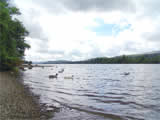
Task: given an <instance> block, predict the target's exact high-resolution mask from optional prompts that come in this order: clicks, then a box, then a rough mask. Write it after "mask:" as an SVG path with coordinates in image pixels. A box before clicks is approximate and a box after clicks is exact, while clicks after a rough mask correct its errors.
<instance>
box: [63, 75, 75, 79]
mask: <svg viewBox="0 0 160 120" xmlns="http://www.w3.org/2000/svg"><path fill="white" fill-rule="evenodd" d="M73 77H74V75H72V76H65V77H64V79H73Z"/></svg>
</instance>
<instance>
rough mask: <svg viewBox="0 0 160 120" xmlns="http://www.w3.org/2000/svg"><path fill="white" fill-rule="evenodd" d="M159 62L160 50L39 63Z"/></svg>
mask: <svg viewBox="0 0 160 120" xmlns="http://www.w3.org/2000/svg"><path fill="white" fill-rule="evenodd" d="M151 63H155V64H156V63H160V51H154V52H148V53H143V54H134V55H121V56H115V57H111V58H108V57H98V58H91V59H88V60H83V61H67V60H57V61H47V62H41V64H151Z"/></svg>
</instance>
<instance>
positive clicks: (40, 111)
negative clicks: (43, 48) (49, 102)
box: [0, 72, 49, 120]
mask: <svg viewBox="0 0 160 120" xmlns="http://www.w3.org/2000/svg"><path fill="white" fill-rule="evenodd" d="M48 117H49V116H48ZM46 119H47V112H46V113H45V110H44V108H42V107H41V105H40V104H39V102H38V97H36V96H34V95H33V94H32V93H31V92H30V91H29V89H27V87H25V86H24V85H23V84H22V82H20V81H19V80H17V79H16V77H15V76H14V75H11V74H10V73H9V72H0V120H46Z"/></svg>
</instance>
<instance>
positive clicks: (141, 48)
mask: <svg viewBox="0 0 160 120" xmlns="http://www.w3.org/2000/svg"><path fill="white" fill-rule="evenodd" d="M13 1H14V4H15V5H16V6H17V7H18V8H19V9H20V11H21V13H22V15H21V16H19V17H18V18H19V19H20V20H21V21H22V22H23V23H24V26H25V27H26V28H27V30H28V31H29V32H30V35H29V36H28V37H26V41H27V42H28V43H29V44H30V45H31V49H29V50H27V51H26V59H27V60H33V61H44V60H62V59H66V60H83V59H88V58H93V57H100V56H106V57H111V56H117V55H122V54H136V53H143V52H150V51H157V50H160V48H159V46H160V40H159V38H160V30H159V28H160V24H159V21H160V7H159V5H160V1H159V0H13Z"/></svg>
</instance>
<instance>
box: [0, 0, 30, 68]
mask: <svg viewBox="0 0 160 120" xmlns="http://www.w3.org/2000/svg"><path fill="white" fill-rule="evenodd" d="M14 15H20V12H19V10H18V8H16V7H14V6H11V5H9V1H8V0H0V70H10V69H13V68H14V67H16V66H17V65H19V64H20V63H21V61H22V59H23V56H24V52H25V49H26V48H30V46H29V45H28V44H27V43H26V42H25V37H26V36H27V35H28V31H27V30H26V29H25V27H24V26H23V24H22V23H21V22H20V21H19V20H18V19H16V18H14V17H13V16H14Z"/></svg>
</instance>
